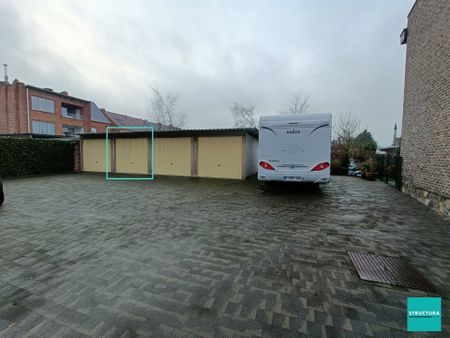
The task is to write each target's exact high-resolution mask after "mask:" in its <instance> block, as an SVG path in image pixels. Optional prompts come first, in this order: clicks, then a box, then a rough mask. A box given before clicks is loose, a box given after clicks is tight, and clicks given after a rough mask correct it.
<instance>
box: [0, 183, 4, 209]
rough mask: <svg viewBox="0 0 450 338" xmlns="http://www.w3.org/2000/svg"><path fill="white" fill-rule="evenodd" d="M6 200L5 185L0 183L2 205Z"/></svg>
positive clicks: (0, 203)
mask: <svg viewBox="0 0 450 338" xmlns="http://www.w3.org/2000/svg"><path fill="white" fill-rule="evenodd" d="M4 200H5V194H4V193H3V184H2V181H0V205H2V204H3V201H4Z"/></svg>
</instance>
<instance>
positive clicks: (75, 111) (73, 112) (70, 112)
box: [61, 103, 83, 120]
mask: <svg viewBox="0 0 450 338" xmlns="http://www.w3.org/2000/svg"><path fill="white" fill-rule="evenodd" d="M61 115H62V116H64V117H68V118H70V119H76V120H81V119H82V117H83V115H82V114H81V107H77V106H72V105H70V104H66V103H62V104H61Z"/></svg>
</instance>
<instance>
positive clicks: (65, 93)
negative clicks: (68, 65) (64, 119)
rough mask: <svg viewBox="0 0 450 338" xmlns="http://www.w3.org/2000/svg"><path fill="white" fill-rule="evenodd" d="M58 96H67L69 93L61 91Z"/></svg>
mask: <svg viewBox="0 0 450 338" xmlns="http://www.w3.org/2000/svg"><path fill="white" fill-rule="evenodd" d="M60 94H63V95H65V96H67V95H69V93H68V92H66V91H65V90H63V91H62V92H61V93H60Z"/></svg>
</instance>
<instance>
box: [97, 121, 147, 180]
mask: <svg viewBox="0 0 450 338" xmlns="http://www.w3.org/2000/svg"><path fill="white" fill-rule="evenodd" d="M109 129H149V130H150V131H151V134H152V176H151V177H109V175H108V172H109V161H108V159H109V157H108V153H109V151H108V150H109V149H108V130H109ZM154 141H155V130H154V128H153V127H139V126H122V127H106V136H105V144H106V146H105V156H106V163H105V167H106V175H105V178H106V180H108V181H153V180H154V179H155V170H154V169H155V163H154V159H155V152H154V149H155V142H154Z"/></svg>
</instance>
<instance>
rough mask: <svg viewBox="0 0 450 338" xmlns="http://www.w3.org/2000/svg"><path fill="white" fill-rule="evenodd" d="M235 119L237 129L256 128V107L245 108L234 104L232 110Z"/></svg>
mask: <svg viewBox="0 0 450 338" xmlns="http://www.w3.org/2000/svg"><path fill="white" fill-rule="evenodd" d="M230 111H231V114H232V115H233V117H234V126H235V127H237V128H256V117H255V107H254V106H244V105H242V104H239V103H236V102H234V103H233V106H232V107H231V108H230Z"/></svg>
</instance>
